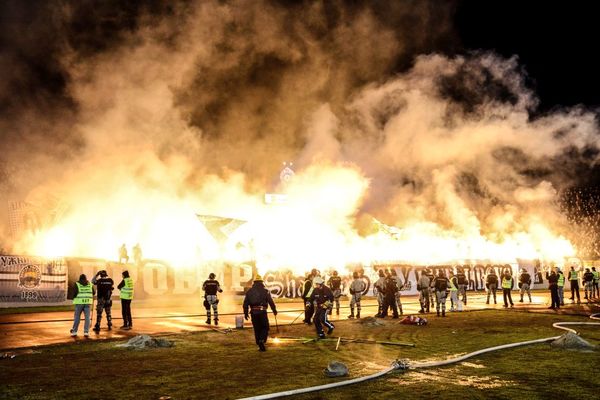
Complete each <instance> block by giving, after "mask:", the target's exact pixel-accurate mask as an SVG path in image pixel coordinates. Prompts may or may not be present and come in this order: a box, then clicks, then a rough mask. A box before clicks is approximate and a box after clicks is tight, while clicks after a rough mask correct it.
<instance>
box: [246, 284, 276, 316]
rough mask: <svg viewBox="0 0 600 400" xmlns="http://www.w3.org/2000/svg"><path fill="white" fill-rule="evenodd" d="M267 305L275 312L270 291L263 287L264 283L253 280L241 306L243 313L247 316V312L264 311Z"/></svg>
mask: <svg viewBox="0 0 600 400" xmlns="http://www.w3.org/2000/svg"><path fill="white" fill-rule="evenodd" d="M267 306H270V307H271V310H273V314H277V309H276V308H275V302H274V301H273V298H272V297H271V292H269V291H268V290H267V289H266V288H265V285H264V284H263V283H262V282H254V283H253V284H252V287H251V288H250V289H249V290H248V292H246V296H245V297H244V304H243V306H242V307H243V309H244V315H246V316H247V315H248V313H249V312H252V313H253V314H256V313H261V312H263V313H266V312H267Z"/></svg>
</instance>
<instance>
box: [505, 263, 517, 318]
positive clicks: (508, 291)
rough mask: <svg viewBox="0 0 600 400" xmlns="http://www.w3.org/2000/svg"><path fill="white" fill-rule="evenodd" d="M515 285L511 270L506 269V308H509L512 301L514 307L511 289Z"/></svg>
mask: <svg viewBox="0 0 600 400" xmlns="http://www.w3.org/2000/svg"><path fill="white" fill-rule="evenodd" d="M514 285H515V280H514V279H513V277H512V275H511V274H510V270H509V269H506V271H504V275H502V298H503V299H504V308H508V303H509V302H510V306H511V307H514V306H515V305H514V303H513V301H512V295H511V291H512V289H513V287H514Z"/></svg>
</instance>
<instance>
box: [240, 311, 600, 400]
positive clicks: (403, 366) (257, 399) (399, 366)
mask: <svg viewBox="0 0 600 400" xmlns="http://www.w3.org/2000/svg"><path fill="white" fill-rule="evenodd" d="M590 318H591V319H593V320H600V313H597V314H592V315H590ZM565 325H596V326H598V325H600V322H555V323H554V324H552V327H554V328H557V329H562V330H565V331H568V332H572V333H574V334H576V335H578V333H577V331H576V330H574V329H571V328H567V327H566V326H565ZM559 337H560V336H552V337H547V338H543V339H535V340H527V341H524V342H516V343H508V344H503V345H500V346H494V347H487V348H485V349H481V350H477V351H474V352H472V353H468V354H464V355H462V356H459V357H455V358H451V359H448V360H442V361H429V362H421V363H419V362H416V363H411V364H408V363H407V362H405V361H398V360H396V361H394V362H392V365H391V366H390V367H389V368H387V369H384V370H383V371H379V372H377V373H374V374H372V375H367V376H363V377H360V378H354V379H348V380H345V381H340V382H335V383H328V384H326V385H318V386H309V387H306V388H300V389H293V390H285V391H283V392H276V393H270V394H262V395H259V396H252V397H244V398H243V399H240V400H266V399H277V398H280V397H285V396H293V395H297V394H303V393H311V392H318V391H321V390H327V389H333V388H339V387H342V386H348V385H354V384H356V383H361V382H365V381H368V380H372V379H376V378H379V377H380V376H383V375H386V374H389V373H390V372H392V371H396V370H407V369H417V368H431V367H441V366H444V365H448V364H454V363H457V362H461V361H463V360H466V359H468V358H471V357H475V356H478V355H481V354H485V353H490V352H492V351H497V350H504V349H510V348H513V347H519V346H528V345H530V344H537V343H544V342H550V341H553V340H556V339H558V338H559Z"/></svg>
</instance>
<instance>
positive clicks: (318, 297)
mask: <svg viewBox="0 0 600 400" xmlns="http://www.w3.org/2000/svg"><path fill="white" fill-rule="evenodd" d="M313 285H314V286H315V288H314V290H313V292H312V294H311V295H310V302H311V303H313V304H314V306H315V328H316V330H317V335H319V338H320V339H323V338H325V333H324V332H323V325H325V326H326V327H327V334H328V335H331V332H333V329H334V328H335V326H334V325H333V324H332V323H331V322H329V321H328V320H327V314H328V311H329V308H331V307H332V306H333V292H332V291H331V289H329V288H328V287H327V286H325V281H324V280H323V278H321V277H320V276H317V277H315V278H314V279H313Z"/></svg>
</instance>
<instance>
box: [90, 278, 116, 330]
mask: <svg viewBox="0 0 600 400" xmlns="http://www.w3.org/2000/svg"><path fill="white" fill-rule="evenodd" d="M98 277H100V279H98ZM92 283H93V284H94V285H96V287H97V288H98V290H97V292H98V296H97V299H98V303H97V304H96V325H94V332H96V333H99V332H100V322H102V311H103V310H104V311H106V322H107V323H108V330H109V331H110V330H111V329H112V316H111V313H110V310H111V308H112V300H111V298H110V297H111V296H112V291H113V290H114V288H115V287H114V285H115V282H114V281H113V280H112V279H111V278H109V277H108V273H107V272H106V271H105V270H102V271H98V273H97V274H96V276H94V277H93V278H92Z"/></svg>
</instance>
